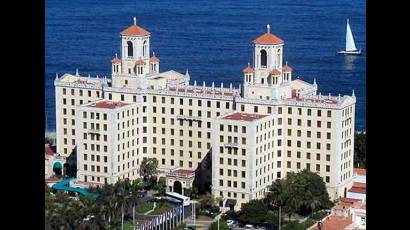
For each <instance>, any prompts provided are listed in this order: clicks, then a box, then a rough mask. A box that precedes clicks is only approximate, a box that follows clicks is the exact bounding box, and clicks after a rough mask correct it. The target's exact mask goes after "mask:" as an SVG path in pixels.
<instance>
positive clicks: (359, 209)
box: [308, 197, 366, 230]
mask: <svg viewBox="0 0 410 230" xmlns="http://www.w3.org/2000/svg"><path fill="white" fill-rule="evenodd" d="M337 202H338V203H337V204H336V205H335V206H334V207H333V208H332V212H331V214H330V215H328V216H326V217H325V218H323V219H322V220H321V221H319V222H318V223H316V224H314V225H313V226H311V227H310V228H308V230H363V229H366V203H365V202H362V201H361V200H360V199H352V198H346V197H340V198H339V199H338V201H337Z"/></svg>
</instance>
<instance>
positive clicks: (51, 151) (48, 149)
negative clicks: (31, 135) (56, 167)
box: [44, 144, 56, 156]
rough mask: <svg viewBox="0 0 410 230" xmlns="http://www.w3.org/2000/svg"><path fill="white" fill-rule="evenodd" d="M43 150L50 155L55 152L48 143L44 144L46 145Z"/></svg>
mask: <svg viewBox="0 0 410 230" xmlns="http://www.w3.org/2000/svg"><path fill="white" fill-rule="evenodd" d="M44 152H45V154H46V155H48V156H52V155H54V154H55V153H56V152H55V151H54V148H53V147H52V146H50V145H49V144H46V145H45V148H44Z"/></svg>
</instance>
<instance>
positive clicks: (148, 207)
mask: <svg viewBox="0 0 410 230" xmlns="http://www.w3.org/2000/svg"><path fill="white" fill-rule="evenodd" d="M153 208H154V202H147V203H145V204H142V205H140V206H138V207H136V208H135V211H136V212H137V213H141V214H144V213H146V212H148V211H149V210H151V209H153Z"/></svg>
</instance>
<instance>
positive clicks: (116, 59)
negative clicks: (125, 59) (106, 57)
mask: <svg viewBox="0 0 410 230" xmlns="http://www.w3.org/2000/svg"><path fill="white" fill-rule="evenodd" d="M111 62H112V63H121V59H119V58H118V57H115V58H113V59H112V60H111Z"/></svg>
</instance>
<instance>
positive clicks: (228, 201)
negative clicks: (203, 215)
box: [225, 199, 236, 207]
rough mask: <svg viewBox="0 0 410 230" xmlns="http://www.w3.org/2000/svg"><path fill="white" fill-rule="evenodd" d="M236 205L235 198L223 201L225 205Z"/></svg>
mask: <svg viewBox="0 0 410 230" xmlns="http://www.w3.org/2000/svg"><path fill="white" fill-rule="evenodd" d="M235 205H236V200H235V199H227V200H226V202H225V207H234V206H235Z"/></svg>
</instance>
